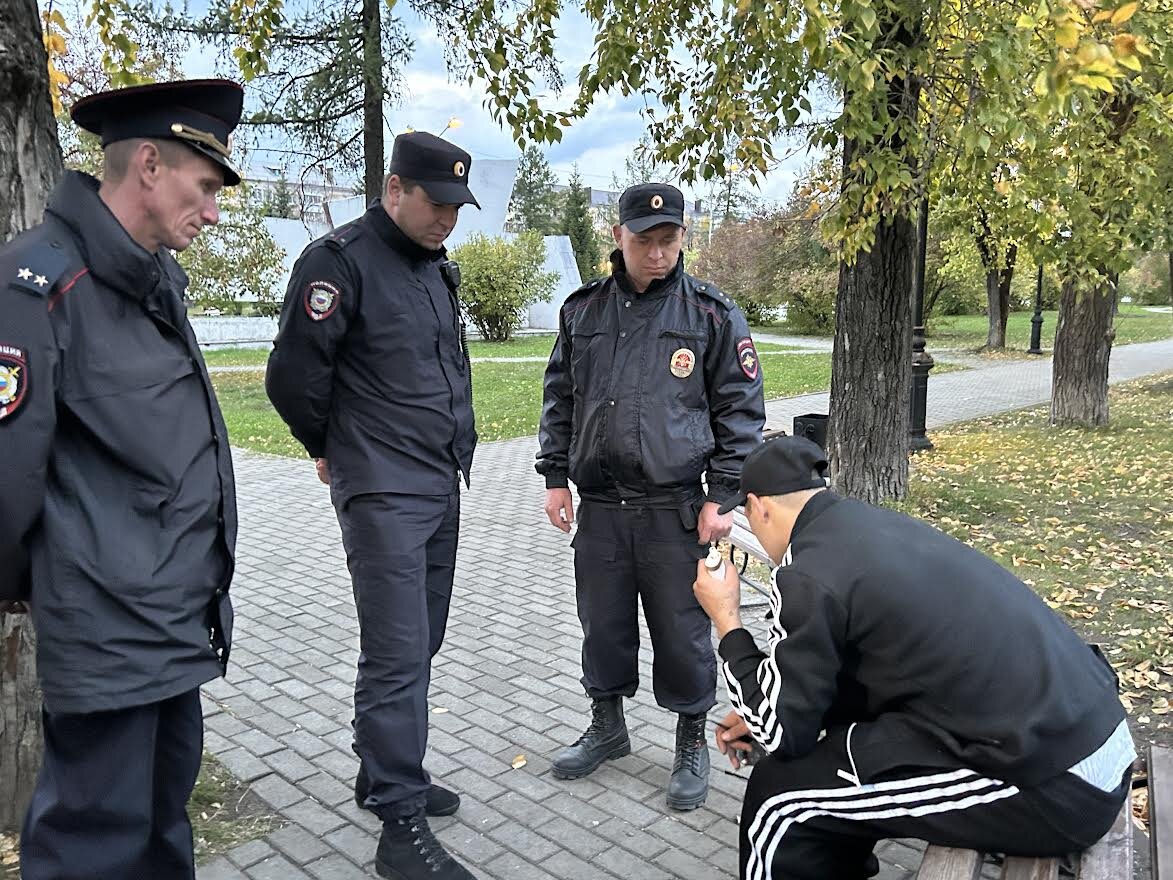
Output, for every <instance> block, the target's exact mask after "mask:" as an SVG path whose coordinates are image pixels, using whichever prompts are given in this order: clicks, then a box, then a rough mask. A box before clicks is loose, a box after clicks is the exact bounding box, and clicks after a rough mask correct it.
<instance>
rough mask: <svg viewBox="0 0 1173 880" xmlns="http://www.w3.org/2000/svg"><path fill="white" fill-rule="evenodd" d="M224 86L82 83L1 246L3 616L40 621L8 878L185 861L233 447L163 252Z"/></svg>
mask: <svg viewBox="0 0 1173 880" xmlns="http://www.w3.org/2000/svg"><path fill="white" fill-rule="evenodd" d="M242 100H243V92H242V90H241V87H240V86H239V85H237V84H236V83H232V82H227V81H224V80H200V81H187V82H165V83H156V84H153V85H147V86H139V87H135V88H127V89H117V90H114V91H108V92H103V93H101V94H96V95H92V96H90V97H87V98H83V99H81V100H80V101H78V102H77V103H76V104H75V105H74V107H73V112H72V115H73V118H74V120H75V121H76V122H77V124H78V125H80V126H81V127H82V128H85V129H87V130H89V131H91V132H94V133H95V134H97V135H99V136H100V137H101V143H102V150H103V174H102V179H101V180H100V181H99V180H96V179H94V178H92V177H90V176H88V175H86V174H82V173H80V172H76V171H70V172H67V173H66V174H65V176H64V177H63V178H62V180H61V182H60V183H59V184H58V185H57V187H56V189H55V190H54V191H53V194H52V196H51V197H50V199H49V204H48V207H47V209H46V212H45V217H44V221H43V222H42V223H40V224H39V225H37V226H35V227H33V228H32V229H30V230H28V231H27V232H25V233H23V234H21V235H19V236H17V237H16V238H15V239H13V240H12V241H10V242H8V243H7V244H5V245H3V246H0V316H2V317H0V449H3V450H4V456H3V458H4V466H3V467H0V522H3V523H4V528H3V529H0V560H2V562H0V613H14V612H17V611H19V610H22V609H24V608H27V609H28V611H30V612H31V615H32V618H33V621H34V623H35V625H36V632H37V670H38V675H39V678H40V683H41V690H42V694H43V698H44V712H43V716H42V717H43V719H44V732H45V743H44V757H43V761H42V766H41V770H40V773H39V774H38V776H37V780H36V785H35V789H34V791H33V793H32V800H31V803H30V805H29V808H28V813H27V816H26V819H25V823H24V830H23V833H22V840H21V872H22V876H23V877H25V878H26V880H45V878H61V877H69V878H74V880H86V878H93V880H109V878H113V877H128V878H129V877H168V878H180V877H187V878H193V877H194V876H195V869H194V866H193V851H192V831H191V825H190V823H189V822H188V818H187V813H186V805H187V800H188V797H189V795H190V794H191V790H192V787H193V785H194V784H195V780H196V774H197V773H198V771H199V767H200V758H201V747H202V742H203V718H202V714H201V708H200V697H199V687H200V685H201V684H203V683H204V682H207V681H209V680H210V679H213V678H215V677H217V676H219V675H221V674H223V672H224V670H225V668H226V665H227V662H228V650H229V645H230V641H231V635H232V606H231V603H230V601H229V598H228V586H229V582H230V581H231V579H232V572H233V564H234V563H233V554H234V547H235V543H236V502H235V489H234V484H233V474H232V460H231V457H230V454H229V447H228V438H227V435H226V431H225V427H224V420H223V418H222V417H221V415H220V409H219V406H218V405H217V403H216V398H215V395H214V394H213V391H212V386H211V383H210V382H209V380H208V374H207V370H206V369H205V367H204V361H203V357H202V355H201V354H200V349H199V346H198V345H197V344H196V339H195V336H194V334H193V333H192V329H191V325H190V324H189V323H188V320H187V314H186V310H185V308H184V303H183V296H184V291H185V290H186V288H187V276H186V275H184V273H183V270H182V269H181V268H180V267H179V265H178V263H176V261H175V259H174V257H173V256H172V254H171V252H172V251H181V250H183V249H185V248H186V247H188V246H189V245H190V244H191V243H192V241H193V240H194V239H195V238H196V237H197V236H198V235H199V234H200V232H201V231H202V230H203V229H204V228H205V227H207V226H211V225H214V224H215V223H216V222H217V220H218V219H219V214H218V210H217V205H216V198H217V194H218V193H219V191H220V189H221V187H223V186H226V185H228V186H231V185H234V184H236V183H239V182H240V175H239V173H238V172H237V171H236V169H235V168H234V167H233V165H232V161H231V158H230V155H229V147H228V137H229V134H230V133H231V131H232V130H233V128H234V127H235V126H236V124H237V122H238V121H239V119H240V113H241V105H242Z"/></svg>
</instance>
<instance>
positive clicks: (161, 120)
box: [70, 79, 244, 186]
mask: <svg viewBox="0 0 1173 880" xmlns="http://www.w3.org/2000/svg"><path fill="white" fill-rule="evenodd" d="M243 107H244V89H243V88H241V86H240V85H239V84H237V83H234V82H231V81H230V80H225V79H195V80H182V81H179V82H160V83H150V84H149V85H144V86H131V87H129V88H125V89H112V90H111V91H108V92H99V93H98V94H96V95H90V96H88V97H85V98H82V99H81V100H80V101H78V102H77V103H76V104H74V105H73V109H72V110H71V111H70V116H72V117H73V121H74V122H76V123H77V124H78V125H80V126H81V127H82V128H84V129H85V130H86V131H89V132H93V133H94V134H96V135H98V136H99V137H100V138H101V139H102V147H103V148H105V147H108V146H109V145H110V144H113V143H117V142H118V141H125V140H130V139H132V138H151V139H155V140H176V141H179V142H180V143H182V144H184V145H186V146H188V147H190V148H191V149H193V150H195V151H196V152H197V153H200V154H201V155H203V156H206V157H207V158H209V159H211V160H212V161H213V162H215V163H216V164H217V165H219V166H220V168H221V169H222V171H223V173H224V183H225V185H226V186H236V185H237V184H238V183H240V172H239V171H237V169H236V166H234V165H233V164H232V160H231V158H230V157H229V135H231V133H232V130H233V129H234V128H236V126H237V124H238V123H239V122H240V114H241V111H242V110H243Z"/></svg>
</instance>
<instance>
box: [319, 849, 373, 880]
mask: <svg viewBox="0 0 1173 880" xmlns="http://www.w3.org/2000/svg"><path fill="white" fill-rule="evenodd" d="M305 869H306V871H307V872H308V873H309V874H310V875H311V876H313V877H316V878H317V880H370V878H371V877H372V876H373V874H368V873H367V872H366V871H364V870H363V869H362V868H359V867H357V866H356V865H355V864H354V863H353V862H351V861H349V860H348V859H347V858H346V857H345V856H342V855H339V854H338V853H335V854H333V855H329V856H326V858H324V859H318V860H317V861H316V862H310V863H309V864H308V865H306V866H305Z"/></svg>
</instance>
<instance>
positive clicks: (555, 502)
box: [545, 489, 574, 532]
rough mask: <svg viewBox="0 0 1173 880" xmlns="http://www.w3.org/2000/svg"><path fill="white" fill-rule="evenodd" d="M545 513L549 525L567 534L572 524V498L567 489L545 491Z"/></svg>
mask: <svg viewBox="0 0 1173 880" xmlns="http://www.w3.org/2000/svg"><path fill="white" fill-rule="evenodd" d="M545 511H546V516H547V517H549V519H550V524H551V525H553V526H554V527H555V528H558V529H561V530H562V531H564V532H569V531H570V525H571V523H573V522H574V496H573V495H571V494H570V490H569V489H547V490H546V506H545Z"/></svg>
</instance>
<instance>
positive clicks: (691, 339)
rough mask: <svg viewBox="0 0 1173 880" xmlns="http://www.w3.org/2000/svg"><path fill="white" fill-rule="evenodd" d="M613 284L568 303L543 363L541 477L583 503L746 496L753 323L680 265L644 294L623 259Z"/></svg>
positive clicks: (758, 395)
mask: <svg viewBox="0 0 1173 880" xmlns="http://www.w3.org/2000/svg"><path fill="white" fill-rule="evenodd" d="M611 261H612V264H613V266H614V272H613V274H612V276H611V277H610V278H605V279H600V280H596V281H592V282H590V283H589V284H587V285H584V286H583V287H582V288H580V289H579V290H577V291H575V292H574V293H572V294H571V295H570V296H569V297H568V298H567V300H566V303H565V304H564V305H563V306H562V312H561V315H560V318H559V321H560V326H559V332H558V341H557V342H556V343H555V345H554V351H553V352H552V353H551V355H550V362H549V364H548V366H547V367H546V378H545V395H544V402H543V405H542V421H541V427H540V431H539V438H538V439H539V444H540V447H541V448H540V450H539V452H538V463H537V470H538V473H540V474H542V475H543V476H544V477H545V478H546V488H558V487H564V486H566V485H567V480H568V479H569V480H573V481H574V483H575V484H576V485H577V486H578V490H579V492H580V493H581V495H582V496H583V497H584V498H587V499H593V500H598V501H620V500H622V501H626V502H629V503H637V504H638V503H644V504H653V505H659V504H672V503H674V502H679V501H684V500H687V499H690V498H693V497H695V496H696V495H697V494H698V493H699V492H700V481H701V476H702V475H704V476H705V478H706V481H707V483H708V498H709V500H711V501H716V502H724V501H725V499H726V498H728V497H729V496H730V495H732V494H734V493H735V492H737V488H738V483H739V479H740V476H741V463H742V462H743V461H744V460H745V457H746V456H747V455H748V454H749V453H750V452H751V451H752V450H753V449H754V447H755V446H757V445H758V444H759V443H760V442H761V439H762V428H763V426H764V424H765V420H766V415H765V401H764V400H763V397H762V376H761V368H760V366H759V364H758V360H757V351H756V350H755V349H754V345H753V341H752V340H751V339H750V335H749V326H748V325H747V324H746V320H745V315H743V314H742V312H741V309H739V308H738V307H737V306H736V305H735V304H734V302H733V300H731V299H730V298H729V297H727V296H726V295H725V294H723V293H722V292H721V291H720V290H718V289H717V288H716V287H714V286H713V285H711V284H706V283H704V282H702V281H699V280H697V279H696V278H693V277H692V276H691V275H689V274H687V273H685V271H684V261H683V257H682V258H681V259H680V260H678V261H677V265H676V266H675V267H674V268H673V270H672V272H670V273H669V274H668V276H667V277H665V278H662V279H658V280H656V281H653V282H652V284H650V285H649V286H648V289H647V290H646V291H644V292H643V293H635V292H634V291H633V290H632V289H631V287H630V285H629V283H628V282H627V278H626V273H625V270H624V266H623V258H622V255H621V254H620V252H619V251H616V252H615V253H614V254H612V256H611Z"/></svg>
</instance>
